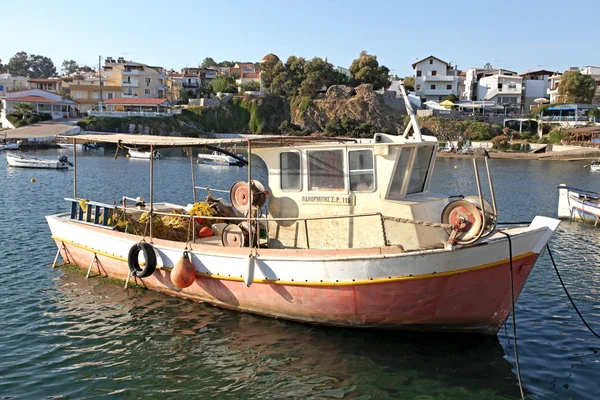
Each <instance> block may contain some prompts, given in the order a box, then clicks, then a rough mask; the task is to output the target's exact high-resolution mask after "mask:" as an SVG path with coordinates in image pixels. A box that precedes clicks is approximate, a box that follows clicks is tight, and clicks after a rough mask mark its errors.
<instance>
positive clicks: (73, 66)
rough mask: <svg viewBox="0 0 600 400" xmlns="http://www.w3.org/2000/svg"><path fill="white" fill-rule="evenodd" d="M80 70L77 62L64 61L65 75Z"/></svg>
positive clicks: (63, 70)
mask: <svg viewBox="0 0 600 400" xmlns="http://www.w3.org/2000/svg"><path fill="white" fill-rule="evenodd" d="M78 70H79V65H77V62H75V60H64V61H63V62H62V72H63V75H71V74H73V73H75V72H77V71H78Z"/></svg>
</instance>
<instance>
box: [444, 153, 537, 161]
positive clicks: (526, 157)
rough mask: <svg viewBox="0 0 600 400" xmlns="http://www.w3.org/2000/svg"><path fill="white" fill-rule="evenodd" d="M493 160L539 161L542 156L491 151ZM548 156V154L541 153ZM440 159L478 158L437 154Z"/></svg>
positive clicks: (466, 155)
mask: <svg viewBox="0 0 600 400" xmlns="http://www.w3.org/2000/svg"><path fill="white" fill-rule="evenodd" d="M488 154H489V156H490V158H491V159H494V158H496V159H519V160H537V159H538V157H539V156H540V154H536V153H521V152H507V151H490V152H488ZM541 154H548V153H541ZM437 157H438V158H473V157H477V156H475V155H473V154H460V153H441V152H438V153H437Z"/></svg>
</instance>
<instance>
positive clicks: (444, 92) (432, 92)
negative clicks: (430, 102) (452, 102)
mask: <svg viewBox="0 0 600 400" xmlns="http://www.w3.org/2000/svg"><path fill="white" fill-rule="evenodd" d="M422 93H423V95H424V96H448V95H449V94H452V93H453V92H452V90H451V89H425V90H423V91H422Z"/></svg>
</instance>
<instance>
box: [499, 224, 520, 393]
mask: <svg viewBox="0 0 600 400" xmlns="http://www.w3.org/2000/svg"><path fill="white" fill-rule="evenodd" d="M499 233H501V234H503V235H505V236H506V238H507V239H508V254H509V256H510V259H509V265H510V300H511V305H512V307H511V313H512V323H513V324H512V325H513V341H514V343H515V347H514V349H515V365H516V367H517V378H518V380H519V390H520V391H521V399H523V400H524V399H525V395H524V394H523V382H522V381H521V368H520V367H519V350H518V347H517V317H516V316H515V285H514V282H513V252H512V241H511V239H510V235H509V234H508V233H506V232H502V231H499Z"/></svg>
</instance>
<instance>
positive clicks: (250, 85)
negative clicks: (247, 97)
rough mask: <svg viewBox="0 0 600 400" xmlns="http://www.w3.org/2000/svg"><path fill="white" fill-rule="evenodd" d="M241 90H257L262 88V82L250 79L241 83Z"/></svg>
mask: <svg viewBox="0 0 600 400" xmlns="http://www.w3.org/2000/svg"><path fill="white" fill-rule="evenodd" d="M240 89H241V92H242V93H243V92H256V91H259V90H260V83H258V82H256V81H248V82H246V83H242V84H241V85H240Z"/></svg>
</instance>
